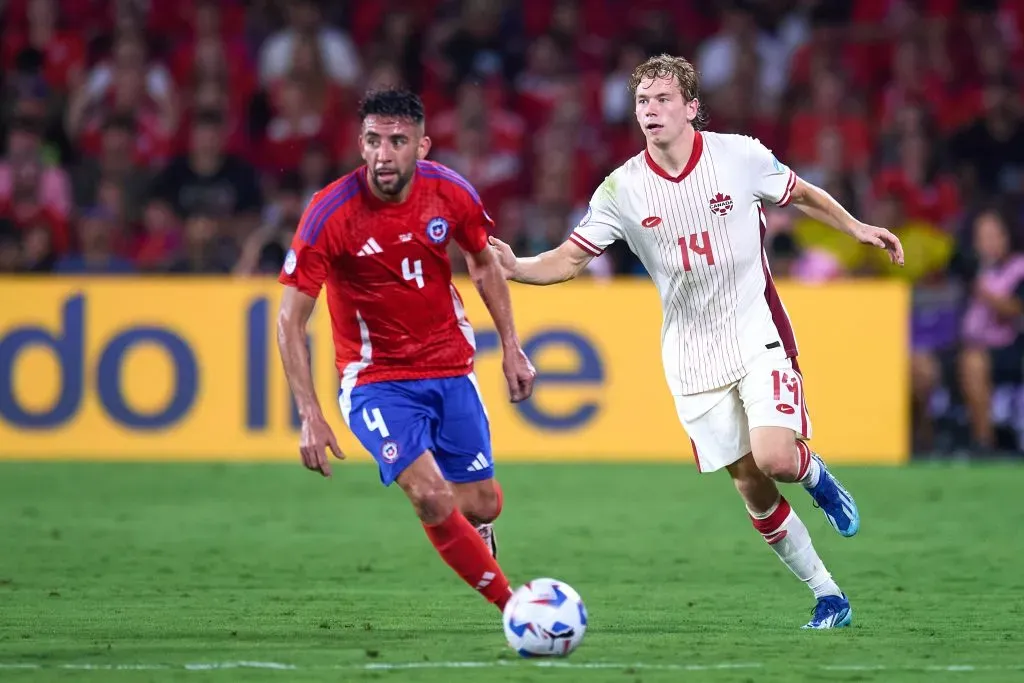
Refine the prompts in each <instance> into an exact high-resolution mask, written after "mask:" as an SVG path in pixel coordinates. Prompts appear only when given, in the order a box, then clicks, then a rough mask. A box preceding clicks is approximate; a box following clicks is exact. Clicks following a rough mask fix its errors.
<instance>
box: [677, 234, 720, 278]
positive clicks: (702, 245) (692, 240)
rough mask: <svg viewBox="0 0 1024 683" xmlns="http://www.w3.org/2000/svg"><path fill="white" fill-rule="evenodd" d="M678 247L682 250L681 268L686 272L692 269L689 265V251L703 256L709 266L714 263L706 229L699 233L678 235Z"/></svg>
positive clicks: (709, 238) (713, 255) (713, 253)
mask: <svg viewBox="0 0 1024 683" xmlns="http://www.w3.org/2000/svg"><path fill="white" fill-rule="evenodd" d="M698 239H699V241H698ZM679 247H680V249H681V250H682V252H683V270H685V271H686V272H690V271H691V270H693V266H692V265H690V252H691V251H692V252H693V253H694V254H700V255H701V256H703V257H704V259H705V260H706V261H707V262H708V265H709V266H713V265H715V252H714V251H712V249H711V237H710V236H709V235H708V231H707V230H705V231H704V232H701V233H693V234H692V235H690V236H689V237H680V238H679Z"/></svg>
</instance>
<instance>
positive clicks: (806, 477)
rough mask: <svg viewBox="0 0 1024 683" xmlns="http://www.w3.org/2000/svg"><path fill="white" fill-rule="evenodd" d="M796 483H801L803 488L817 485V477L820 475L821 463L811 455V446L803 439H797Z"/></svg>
mask: <svg viewBox="0 0 1024 683" xmlns="http://www.w3.org/2000/svg"><path fill="white" fill-rule="evenodd" d="M796 458H797V468H796V471H797V475H796V480H797V483H800V484H803V485H804V487H805V488H813V487H815V486H817V485H818V478H819V477H820V476H821V465H820V464H819V463H818V461H817V460H815V459H814V458H812V457H811V448H810V446H808V445H807V444H806V443H804V442H803V441H800V440H799V439H797V442H796Z"/></svg>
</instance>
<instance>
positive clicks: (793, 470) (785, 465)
mask: <svg viewBox="0 0 1024 683" xmlns="http://www.w3.org/2000/svg"><path fill="white" fill-rule="evenodd" d="M756 459H757V466H758V467H759V468H760V469H761V471H762V472H764V474H765V475H766V476H767V477H768V478H770V479H774V480H775V481H796V477H797V469H798V467H799V457H798V454H797V451H796V442H795V441H794V442H792V443H790V444H788V445H778V446H773V447H771V448H767V449H764V450H763V451H761V452H760V453H758V454H757V456H756Z"/></svg>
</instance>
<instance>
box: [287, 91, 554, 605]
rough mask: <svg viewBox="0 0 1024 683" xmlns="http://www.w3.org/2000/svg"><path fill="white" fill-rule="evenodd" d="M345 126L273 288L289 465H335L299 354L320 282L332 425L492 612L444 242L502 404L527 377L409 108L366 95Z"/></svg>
mask: <svg viewBox="0 0 1024 683" xmlns="http://www.w3.org/2000/svg"><path fill="white" fill-rule="evenodd" d="M359 115H360V118H361V119H362V128H361V131H360V135H359V144H360V147H361V149H362V157H363V160H364V161H365V162H366V164H365V165H363V166H361V167H359V168H358V169H356V170H355V171H353V172H352V173H349V174H348V175H346V176H344V177H342V178H340V179H338V180H336V181H335V182H333V183H331V184H330V185H328V186H327V187H325V188H324V189H323V190H321V191H320V192H318V193H316V194H315V195H314V197H313V199H312V201H311V202H310V204H309V206H308V207H307V208H306V210H305V212H304V213H303V216H302V219H301V221H300V222H299V227H298V229H297V231H296V233H295V237H294V240H293V242H292V247H291V249H290V250H289V251H288V254H287V255H286V257H285V262H284V267H283V268H282V271H281V275H280V278H279V280H280V282H281V283H282V284H284V285H285V286H286V287H285V293H284V297H283V300H282V303H281V311H280V314H279V317H278V346H279V347H280V351H281V359H282V361H283V363H284V368H285V373H286V375H287V377H288V383H289V385H290V386H291V390H292V393H293V394H294V395H295V399H296V402H297V405H298V409H299V414H300V415H301V417H302V434H301V440H300V451H301V453H302V461H303V464H304V465H305V466H306V467H307V468H309V469H311V470H315V471H319V472H320V473H322V474H323V475H324V476H327V477H329V476H330V475H331V468H330V464H329V461H328V456H327V451H328V449H329V450H331V451H332V452H333V453H334V455H335V456H336V457H338V458H344V455H343V454H342V452H341V450H340V449H339V448H338V444H337V441H336V440H335V437H334V434H333V433H332V431H331V428H330V426H329V425H328V424H327V420H326V419H325V418H324V415H323V413H322V412H321V409H320V402H319V400H318V399H317V396H316V392H315V391H314V388H313V379H312V375H311V372H310V365H309V352H308V350H307V346H306V324H307V321H308V320H309V317H310V314H311V313H312V312H313V306H314V304H315V302H316V299H317V297H318V296H319V294H320V288H321V287H322V286H323V285H324V284H326V285H327V306H328V311H329V313H330V317H331V327H332V330H333V333H334V348H335V360H336V364H337V367H338V372H339V374H340V376H341V389H340V392H339V394H338V402H339V404H340V406H341V413H342V416H343V417H344V418H345V422H346V423H347V424H348V426H349V428H350V429H351V430H352V433H353V434H355V436H356V437H357V438H358V439H359V441H360V443H362V444H363V446H364V447H365V448H366V449H367V450H368V451H369V452H370V453H371V454H372V455H373V457H374V458H375V459H376V461H377V464H378V466H379V469H380V479H381V483H383V484H384V485H385V486H389V485H390V484H391V483H392V482H397V483H398V485H399V486H400V487H401V488H402V490H403V491H405V494H406V495H407V496H408V497H409V500H410V501H411V502H412V505H413V507H414V508H415V510H416V514H417V516H418V517H419V518H420V520H421V521H422V523H423V526H424V529H425V530H426V533H427V536H428V538H429V539H430V541H431V542H432V543H433V544H434V547H435V548H436V549H437V551H438V553H440V555H441V557H442V558H444V560H445V562H447V563H448V565H449V566H451V568H452V569H453V570H455V572H456V573H458V575H459V576H460V577H462V579H463V580H464V581H466V583H468V584H469V585H470V586H472V587H473V588H474V589H476V590H477V591H479V592H480V593H481V594H482V595H483V596H484V597H485V598H487V600H489V601H490V602H492V603H494V604H495V605H497V606H498V608H499V609H503V608H504V606H505V603H506V602H507V601H508V598H509V596H510V594H511V591H510V588H509V582H508V579H507V578H505V575H504V574H503V573H502V571H501V568H500V567H499V566H498V563H497V560H496V555H497V546H496V544H495V543H494V531H493V528H492V526H491V523H492V522H493V521H494V519H495V518H496V517H497V516H498V514H499V513H500V512H501V506H502V495H501V489H500V488H499V486H498V483H497V481H496V480H495V479H494V465H493V461H492V459H491V444H490V428H489V423H488V418H487V412H486V409H485V408H484V405H483V401H482V398H481V396H480V390H479V387H478V385H477V381H476V377H475V375H474V373H473V355H474V352H475V343H474V336H473V328H472V326H471V325H470V323H469V321H468V320H467V319H466V315H465V312H464V310H463V305H462V300H461V298H460V296H459V293H458V291H456V289H455V286H454V285H453V284H452V271H451V263H450V261H449V260H448V254H447V247H448V243H449V241H450V240H455V242H456V243H457V244H458V246H459V247H460V248H461V250H462V251H463V253H464V254H465V255H466V260H467V263H468V264H469V272H470V277H471V278H472V280H473V283H474V285H475V286H476V289H477V291H479V292H480V296H481V298H482V299H483V301H484V303H485V304H486V306H487V309H488V311H489V312H490V314H491V317H492V318H493V319H494V324H495V326H496V327H497V330H498V334H499V336H500V337H501V342H502V349H503V352H504V362H503V365H502V367H503V369H504V372H505V378H506V380H507V381H508V387H509V393H510V396H511V399H512V401H522V400H523V399H525V398H528V397H529V396H530V394H531V392H532V390H533V381H534V376H535V371H534V368H533V366H532V365H531V364H530V361H529V360H528V359H527V357H526V354H525V353H524V352H523V350H522V347H521V346H520V344H519V339H518V338H517V336H516V331H515V326H514V324H513V319H512V305H511V302H510V300H509V291H508V285H507V283H506V282H505V278H504V275H503V274H502V271H501V268H500V266H499V265H498V263H497V260H496V258H495V256H494V254H493V252H492V250H491V249H490V248H489V247H488V242H487V238H488V232H489V230H490V229H491V228H493V226H494V223H493V221H492V220H491V218H490V216H488V215H487V212H486V211H485V210H484V207H483V205H482V204H481V202H480V197H479V196H478V195H477V193H476V191H475V190H474V189H473V187H472V186H471V185H470V184H469V182H467V181H466V180H465V178H463V177H462V176H460V175H458V174H457V173H455V172H454V171H452V170H451V169H449V168H447V167H445V166H442V165H440V164H436V163H432V162H429V161H425V158H426V156H427V153H428V152H429V151H430V138H428V137H427V136H426V135H425V133H424V118H425V117H424V112H423V103H422V102H421V101H420V99H419V97H417V96H416V95H414V94H412V93H410V92H406V91H401V90H384V91H379V92H374V93H370V94H368V95H367V97H366V98H365V99H364V100H363V102H362V103H361V105H360V110H359Z"/></svg>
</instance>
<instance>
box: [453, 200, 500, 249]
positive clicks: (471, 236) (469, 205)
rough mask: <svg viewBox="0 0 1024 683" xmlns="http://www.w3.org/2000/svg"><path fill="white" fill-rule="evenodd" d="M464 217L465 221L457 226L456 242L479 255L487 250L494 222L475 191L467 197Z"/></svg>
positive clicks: (463, 202) (464, 205)
mask: <svg viewBox="0 0 1024 683" xmlns="http://www.w3.org/2000/svg"><path fill="white" fill-rule="evenodd" d="M462 215H463V219H462V220H461V221H459V224H458V225H457V226H455V241H456V242H457V243H458V244H459V246H460V247H462V248H463V249H464V250H466V251H467V252H469V253H471V254H479V253H480V252H481V251H483V250H484V249H486V248H487V236H488V235H490V234H491V233H492V232H494V220H493V219H492V218H491V217H490V215H489V214H488V213H487V210H486V209H484V204H483V202H482V201H481V200H480V196H479V195H478V194H476V192H475V191H474V192H473V193H472V194H466V195H465V199H464V200H463V201H462Z"/></svg>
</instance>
